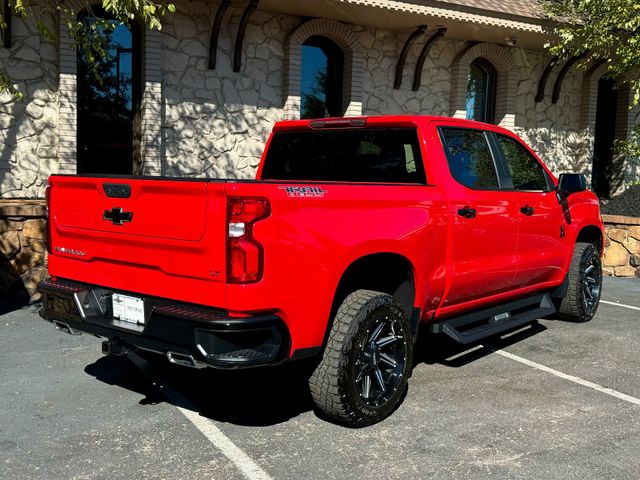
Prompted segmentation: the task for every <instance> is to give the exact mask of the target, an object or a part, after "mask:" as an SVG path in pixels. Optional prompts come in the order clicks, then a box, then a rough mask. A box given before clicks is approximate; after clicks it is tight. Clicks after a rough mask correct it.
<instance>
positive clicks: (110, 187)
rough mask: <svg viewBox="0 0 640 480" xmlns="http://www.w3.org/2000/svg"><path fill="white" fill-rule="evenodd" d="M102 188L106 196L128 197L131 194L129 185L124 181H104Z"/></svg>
mask: <svg viewBox="0 0 640 480" xmlns="http://www.w3.org/2000/svg"><path fill="white" fill-rule="evenodd" d="M102 188H103V190H104V193H105V194H106V195H107V197H111V198H129V197H130V196H131V185H127V184H126V183H105V184H104V185H102Z"/></svg>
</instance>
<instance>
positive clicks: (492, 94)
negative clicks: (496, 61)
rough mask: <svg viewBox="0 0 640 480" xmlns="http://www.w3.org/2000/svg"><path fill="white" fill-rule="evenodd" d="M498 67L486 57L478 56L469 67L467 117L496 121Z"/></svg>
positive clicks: (490, 121) (489, 121)
mask: <svg viewBox="0 0 640 480" xmlns="http://www.w3.org/2000/svg"><path fill="white" fill-rule="evenodd" d="M497 76H498V75H497V72H496V69H495V67H494V66H493V65H491V63H490V62H489V61H487V60H485V59H484V58H477V59H475V60H474V61H473V63H472V64H471V66H470V68H469V80H468V83H467V104H466V110H467V118H468V119H469V120H478V121H479V122H486V123H495V110H496V107H495V106H496V78H497Z"/></svg>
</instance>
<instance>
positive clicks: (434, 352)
mask: <svg viewBox="0 0 640 480" xmlns="http://www.w3.org/2000/svg"><path fill="white" fill-rule="evenodd" d="M546 329H547V327H545V326H544V325H541V324H539V323H538V322H534V323H532V324H530V325H528V326H527V327H525V328H519V329H518V330H515V331H512V332H506V333H504V334H502V335H500V336H496V337H491V338H486V339H484V340H481V341H480V342H477V343H472V344H469V345H461V344H459V343H457V342H456V341H454V340H453V339H451V338H449V337H447V336H446V335H443V334H441V335H421V336H419V338H418V342H417V344H416V348H415V354H414V365H419V364H420V363H426V364H428V365H433V364H440V365H445V366H447V367H456V368H458V367H462V366H464V365H467V364H469V363H471V362H474V361H476V360H479V359H480V358H482V357H486V356H487V355H491V354H492V353H493V352H494V351H495V350H498V349H501V348H506V347H508V346H509V345H513V344H514V343H518V342H520V341H522V340H525V339H527V338H529V337H532V336H534V335H537V334H539V333H540V332H544V331H545V330H546Z"/></svg>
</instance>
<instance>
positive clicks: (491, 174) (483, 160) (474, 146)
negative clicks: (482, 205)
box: [440, 127, 499, 190]
mask: <svg viewBox="0 0 640 480" xmlns="http://www.w3.org/2000/svg"><path fill="white" fill-rule="evenodd" d="M440 133H441V137H442V143H443V145H444V151H445V154H446V156H447V162H448V163H449V170H450V171H451V174H452V175H453V178H455V179H456V180H457V181H458V182H459V183H461V184H463V185H465V186H466V187H469V188H473V189H487V190H497V189H498V188H499V183H498V175H497V173H496V167H495V163H494V161H493V155H492V154H491V149H490V148H489V144H488V143H487V137H486V135H485V133H484V132H483V131H482V130H476V129H471V128H452V127H442V128H441V129H440Z"/></svg>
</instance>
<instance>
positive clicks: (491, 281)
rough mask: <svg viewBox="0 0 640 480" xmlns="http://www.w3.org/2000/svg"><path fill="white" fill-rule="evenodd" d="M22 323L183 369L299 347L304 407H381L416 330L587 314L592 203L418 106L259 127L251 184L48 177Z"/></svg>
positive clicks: (494, 328) (594, 226)
mask: <svg viewBox="0 0 640 480" xmlns="http://www.w3.org/2000/svg"><path fill="white" fill-rule="evenodd" d="M47 198H48V204H49V226H48V233H49V249H50V256H49V272H50V275H51V279H50V280H46V281H44V282H43V283H42V284H41V286H40V290H41V291H42V293H43V308H42V313H41V314H42V316H43V317H44V318H45V319H47V320H50V321H52V322H53V323H54V325H55V326H56V327H57V328H58V329H61V330H64V331H66V332H68V333H80V332H88V333H91V334H95V335H98V336H100V337H105V338H106V339H107V340H106V341H105V342H104V343H103V350H104V352H105V353H110V354H123V353H126V352H127V351H128V350H130V349H132V348H135V349H140V350H146V351H150V352H156V353H160V354H163V355H166V357H167V358H168V360H169V361H170V362H172V363H176V364H180V365H186V366H190V367H196V368H201V367H216V368H237V367H249V366H258V365H273V364H278V363H281V362H285V361H292V360H298V359H302V358H307V357H316V358H317V367H316V368H315V371H314V372H313V374H312V375H311V377H310V389H311V393H312V396H313V398H314V400H315V403H316V405H317V407H318V409H319V410H321V411H322V412H324V414H326V415H327V416H329V417H330V418H332V419H334V420H335V421H338V422H342V423H345V424H350V425H355V426H361V425H368V424H372V423H375V422H377V421H379V420H381V419H382V418H384V417H386V416H387V415H389V414H390V413H391V412H392V411H393V410H394V409H395V408H396V407H397V406H398V404H399V403H400V401H401V399H402V398H403V394H404V392H405V390H406V388H407V379H408V377H409V376H410V374H411V368H412V353H413V346H414V339H415V338H416V334H417V331H418V328H420V330H423V329H424V330H427V331H428V332H432V333H435V334H438V333H439V334H445V335H448V336H450V337H452V338H454V339H455V340H457V341H458V342H461V343H473V342H477V341H478V340H481V339H483V338H486V337H488V336H491V335H496V334H499V333H502V332H505V331H507V330H511V329H514V328H516V327H519V326H521V325H524V324H526V323H529V322H532V321H534V320H536V319H538V318H541V317H544V316H547V315H551V314H554V313H558V314H559V315H561V316H563V317H565V318H568V319H571V320H574V321H587V320H590V319H591V318H592V317H593V315H594V313H595V311H596V308H597V306H598V302H599V299H600V290H601V285H602V273H601V263H600V258H601V255H602V250H603V238H604V235H603V227H602V219H601V217H600V213H599V204H598V199H597V198H596V197H595V195H593V194H592V193H591V192H589V191H587V190H586V182H585V178H584V176H582V175H577V174H565V175H561V176H560V180H559V182H558V181H557V180H556V179H555V178H554V176H553V175H552V174H551V172H550V171H549V170H548V169H547V167H546V166H545V165H544V164H543V163H542V162H541V161H540V159H539V158H538V157H537V156H536V155H535V154H534V153H533V152H532V151H531V149H530V148H528V147H527V146H526V145H525V144H524V143H523V142H522V141H521V140H520V139H519V138H518V137H517V136H515V135H514V134H513V133H511V132H509V131H507V130H505V129H502V128H499V127H496V126H493V125H487V124H482V123H478V122H472V121H465V120H455V119H450V118H440V117H428V116H386V117H368V118H367V117H363V118H350V119H347V118H340V119H319V120H311V121H290V122H280V123H277V124H276V125H275V127H274V129H273V132H272V134H271V137H270V139H269V141H268V143H267V147H266V149H265V152H264V154H263V157H262V163H261V165H260V168H259V169H258V172H257V179H256V180H252V181H244V180H219V179H175V178H173V179H169V178H146V177H100V176H77V175H71V176H65V175H56V176H52V177H51V178H50V179H49V188H48V195H47Z"/></svg>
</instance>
